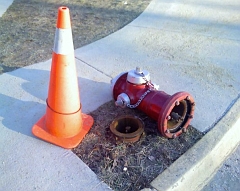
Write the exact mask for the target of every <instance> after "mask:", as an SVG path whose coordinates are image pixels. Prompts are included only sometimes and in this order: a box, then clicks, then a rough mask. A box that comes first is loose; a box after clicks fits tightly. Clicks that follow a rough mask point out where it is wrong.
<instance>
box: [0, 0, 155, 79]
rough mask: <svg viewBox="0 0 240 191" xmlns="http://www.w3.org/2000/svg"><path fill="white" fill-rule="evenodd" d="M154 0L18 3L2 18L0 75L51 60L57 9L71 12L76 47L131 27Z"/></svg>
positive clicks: (34, 0) (19, 0)
mask: <svg viewBox="0 0 240 191" xmlns="http://www.w3.org/2000/svg"><path fill="white" fill-rule="evenodd" d="M150 1H151V0H141V1H138V0H124V1H123V0H114V1H112V0H91V1H88V0H71V1H70V0H63V1H58V0H44V1H42V0H30V1H29V0H15V1H14V2H13V4H12V5H11V6H10V7H9V8H8V10H7V11H6V13H4V14H3V16H2V17H1V18H0V34H1V35H0V74H1V73H4V72H9V71H12V70H14V69H17V68H19V67H23V66H27V65H30V64H34V63H37V62H42V61H45V60H48V59H50V58H51V54H52V47H53V43H54V35H55V27H56V18H57V10H58V7H59V6H62V5H64V6H67V7H69V9H70V15H71V21H72V32H73V42H74V47H75V48H79V47H81V46H84V45H86V44H89V43H91V42H94V41H96V40H98V39H101V38H103V37H105V36H107V35H109V34H111V33H113V32H115V31H117V30H119V29H120V28H122V27H123V26H125V25H126V24H128V23H129V22H131V21H132V20H133V19H135V18H136V17H137V16H138V15H139V14H140V13H142V11H143V10H144V9H145V8H146V7H147V5H148V4H149V2H150Z"/></svg>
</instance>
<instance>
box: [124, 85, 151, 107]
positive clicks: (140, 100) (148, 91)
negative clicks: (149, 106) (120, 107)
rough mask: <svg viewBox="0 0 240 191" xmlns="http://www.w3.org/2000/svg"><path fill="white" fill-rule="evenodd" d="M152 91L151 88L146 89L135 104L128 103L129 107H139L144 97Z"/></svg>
mask: <svg viewBox="0 0 240 191" xmlns="http://www.w3.org/2000/svg"><path fill="white" fill-rule="evenodd" d="M150 92H151V90H150V89H148V90H147V91H145V92H144V94H143V95H142V96H141V97H140V98H139V100H138V101H137V103H135V104H133V105H131V104H127V107H129V108H131V109H133V108H136V107H138V106H139V104H140V103H141V102H142V100H143V99H144V98H145V97H146V95H147V94H148V93H150Z"/></svg>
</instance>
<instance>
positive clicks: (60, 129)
mask: <svg viewBox="0 0 240 191" xmlns="http://www.w3.org/2000/svg"><path fill="white" fill-rule="evenodd" d="M46 102H47V109H46V114H45V115H44V116H43V117H42V118H41V119H40V120H39V121H38V122H37V123H36V124H35V125H34V126H33V128H32V132H33V134H34V135H35V136H37V137H39V138H41V139H43V140H45V141H48V142H50V143H53V144H55V145H58V146H61V147H64V148H74V147H76V146H77V145H78V144H79V143H80V142H81V140H82V139H83V137H84V136H85V135H86V134H87V132H88V131H89V129H90V128H91V126H92V125H93V118H92V117H91V116H89V115H86V114H83V113H82V112H81V103H80V95H79V88H78V81H77V73H76V65H75V57H74V48H73V40H72V30H71V22H70V14H69V9H68V8H67V7H60V8H59V9H58V19H57V28H56V33H55V41H54V48H53V53H52V68H51V73H50V82H49V90H48V99H47V101H46Z"/></svg>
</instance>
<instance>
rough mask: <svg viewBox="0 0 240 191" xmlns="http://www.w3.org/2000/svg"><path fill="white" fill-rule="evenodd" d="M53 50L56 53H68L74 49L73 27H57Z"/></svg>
mask: <svg viewBox="0 0 240 191" xmlns="http://www.w3.org/2000/svg"><path fill="white" fill-rule="evenodd" d="M53 51H54V52H55V53H56V54H62V55H68V54H69V53H72V52H73V51H74V48H73V39H72V29H71V28H69V29H58V28H56V32H55V40H54V47H53Z"/></svg>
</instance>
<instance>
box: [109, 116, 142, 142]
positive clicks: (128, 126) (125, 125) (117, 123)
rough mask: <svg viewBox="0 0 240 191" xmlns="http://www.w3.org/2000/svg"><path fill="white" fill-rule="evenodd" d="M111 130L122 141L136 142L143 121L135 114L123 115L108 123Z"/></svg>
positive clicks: (139, 135) (140, 133) (140, 132)
mask: <svg viewBox="0 0 240 191" xmlns="http://www.w3.org/2000/svg"><path fill="white" fill-rule="evenodd" d="M110 130H111V132H112V133H113V134H114V135H115V136H116V137H117V139H118V140H120V141H123V142H127V143H130V142H132V143H133V142H136V141H138V140H139V139H140V137H141V135H142V133H143V131H144V123H143V122H142V120H141V119H139V118H138V117H136V116H131V115H124V116H120V117H118V118H116V119H114V120H113V122H112V123H111V124H110Z"/></svg>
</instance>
